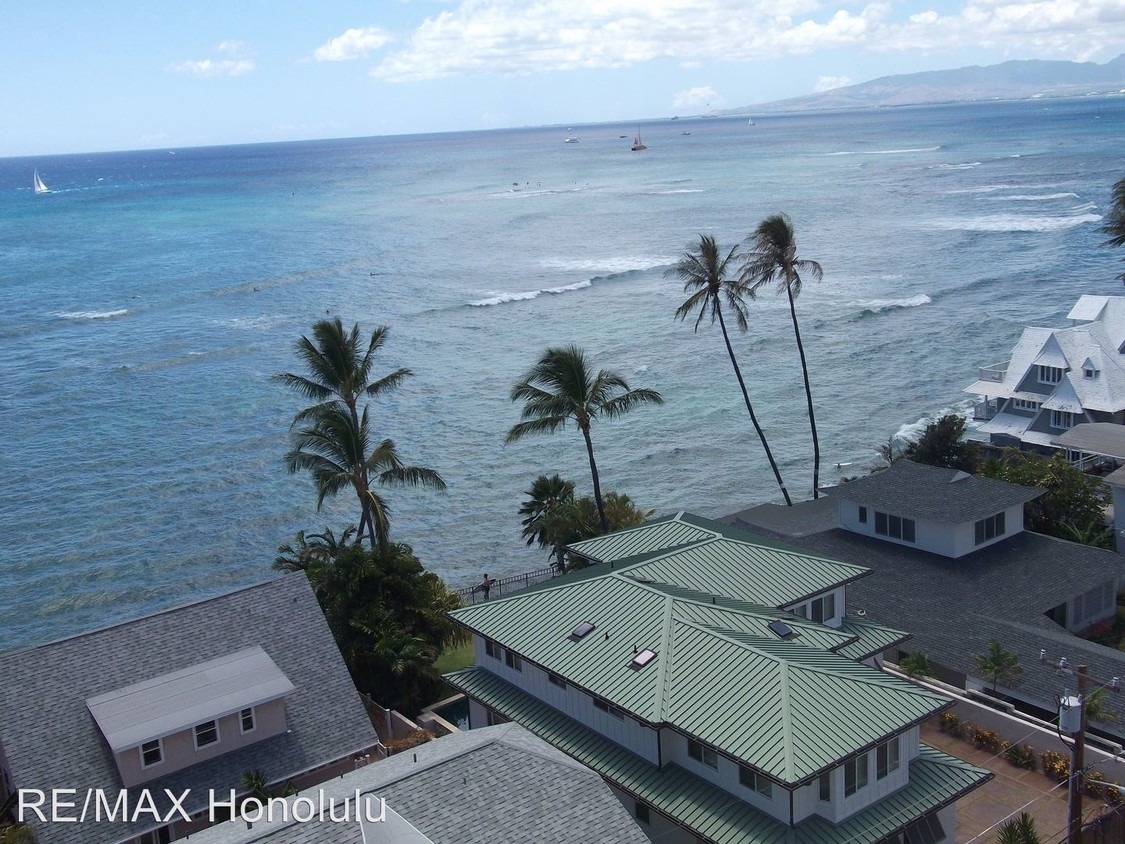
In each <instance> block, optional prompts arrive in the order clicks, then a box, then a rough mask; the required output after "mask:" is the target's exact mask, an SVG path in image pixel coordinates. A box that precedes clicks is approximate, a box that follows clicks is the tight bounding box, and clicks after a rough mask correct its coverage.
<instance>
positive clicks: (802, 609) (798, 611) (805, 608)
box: [791, 604, 809, 618]
mask: <svg viewBox="0 0 1125 844" xmlns="http://www.w3.org/2000/svg"><path fill="white" fill-rule="evenodd" d="M791 612H792V613H793V615H795V616H797V618H808V617H809V605H808V604H801V605H800V606H799V607H793V609H792V610H791Z"/></svg>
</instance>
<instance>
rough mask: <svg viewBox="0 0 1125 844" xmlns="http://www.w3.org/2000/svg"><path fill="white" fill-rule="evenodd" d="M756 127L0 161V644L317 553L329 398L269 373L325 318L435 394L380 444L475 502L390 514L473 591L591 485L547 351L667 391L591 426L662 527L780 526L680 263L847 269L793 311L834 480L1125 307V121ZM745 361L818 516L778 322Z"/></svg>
mask: <svg viewBox="0 0 1125 844" xmlns="http://www.w3.org/2000/svg"><path fill="white" fill-rule="evenodd" d="M755 123H756V125H755V126H753V127H748V126H747V125H746V122H745V120H740V119H725V118H723V119H707V120H683V119H681V120H678V121H665V122H656V123H651V124H646V125H644V126H643V127H642V131H643V134H644V138H645V142H646V143H647V144H648V146H649V149H648V150H647V151H645V152H644V153H632V152H630V151H629V149H628V144H629V143H630V141H631V138H632V133H633V131H634V128H635V127H633V126H632V125H628V126H627V125H620V126H618V125H600V126H575V127H572V130H571V131H567V130H566V129H551V128H546V129H521V130H511V131H504V132H482V133H466V134H450V135H435V136H416V137H409V138H401V137H400V138H371V139H355V140H345V141H324V142H316V143H298V144H272V145H262V146H240V147H225V148H208V149H184V150H157V151H151V152H133V153H116V154H95V155H75V156H65V157H50V158H40V159H34V160H32V159H6V160H0V373H2V375H0V378H2V384H3V389H2V390H0V431H2V432H3V443H4V446H5V447H4V448H3V449H2V450H0V476H2V477H3V479H4V482H3V484H0V526H2V527H3V530H4V534H5V540H6V541H5V542H4V543H3V545H2V546H0V648H3V647H5V646H15V645H19V644H26V643H30V642H34V641H39V640H43V639H47V638H56V637H58V636H62V635H67V634H69V633H73V632H76V631H78V630H82V629H86V628H89V627H92V626H100V625H103V624H106V623H109V622H111V621H114V620H118V619H121V618H124V617H129V616H133V615H137V614H140V613H143V612H146V611H151V610H153V609H156V608H159V607H162V606H167V605H170V604H174V603H180V602H183V601H186V600H191V599H194V598H197V597H201V596H204V595H208V594H213V593H215V592H218V591H221V590H224V589H229V588H232V587H235V586H238V585H242V584H246V583H250V582H254V581H257V580H260V579H263V578H265V577H268V576H270V570H269V564H270V562H271V561H272V559H273V557H274V555H275V549H276V546H277V545H278V544H279V543H281V542H285V541H288V540H289V539H291V538H292V536H293V534H294V533H295V532H296V531H297V530H300V529H306V530H310V531H315V530H318V529H320V528H321V527H323V526H324V525H325V524H331V525H333V526H334V527H337V528H338V527H339V526H340V525H341V524H343V523H344V522H346V521H347V520H348V519H350V518H352V509H353V507H352V505H351V502H350V501H348V500H346V499H342V500H341V501H340V502H339V503H337V504H334V505H331V506H329V507H327V508H326V510H325V511H324V512H322V513H320V514H318V513H316V511H315V506H314V505H315V497H314V495H313V493H312V491H311V487H310V484H309V482H308V481H307V480H306V479H304V478H303V477H299V476H289V475H287V474H286V473H285V471H284V468H283V464H282V455H283V454H284V453H285V451H286V449H287V448H288V423H289V420H290V419H291V417H292V414H293V412H294V411H295V410H296V409H297V408H298V407H299V401H298V400H297V399H296V398H294V397H293V396H290V395H288V394H286V393H285V392H284V391H283V390H282V389H281V388H280V387H279V386H278V385H276V384H275V383H273V382H271V381H270V380H269V376H270V375H271V374H273V373H276V372H279V371H282V370H285V369H292V368H295V366H296V362H295V359H294V357H293V354H292V346H293V343H294V341H295V340H296V338H297V337H298V336H299V335H300V334H301V333H303V332H306V331H307V330H308V329H309V327H310V326H311V324H312V322H313V321H314V320H315V319H317V318H318V317H321V316H325V315H339V316H341V317H342V318H343V319H344V320H345V322H348V323H351V322H356V321H358V322H360V323H361V324H362V325H364V326H367V327H372V326H374V325H376V324H387V325H389V326H391V334H390V339H389V342H388V345H387V347H386V350H385V358H384V366H385V368H387V369H390V368H392V367H397V366H410V367H411V368H412V369H414V371H415V373H416V375H415V377H414V378H413V379H411V381H410V382H409V384H408V385H407V386H406V387H405V388H404V389H403V390H402V391H401V392H400V393H399V394H398V395H396V396H395V397H394V398H393V400H391V401H389V402H387V403H384V404H381V405H380V406H379V407H378V408H377V409H375V411H374V413H375V418H376V419H377V420H378V421H377V425H376V430H377V431H379V432H380V433H382V434H384V435H386V436H390V437H392V438H394V439H395V441H396V443H397V444H398V446H399V449H400V451H401V452H402V454H403V456H404V457H405V458H406V459H408V460H410V461H412V462H418V463H422V464H425V465H429V466H432V467H433V468H436V469H438V470H439V471H440V472H442V474H443V475H444V476H445V478H446V480H447V481H448V483H449V491H448V492H447V493H445V494H435V493H431V492H424V491H419V492H414V491H410V492H404V491H398V490H394V491H391V492H390V493H389V494H390V497H391V500H392V502H393V506H394V524H395V528H396V533H397V535H398V537H399V538H401V539H402V540H404V541H408V542H411V543H412V544H413V545H414V546H415V548H416V550H417V551H418V553H419V555H420V557H421V558H422V560H423V561H424V562H425V563H426V564H427V565H428V566H429V567H430V568H432V569H434V570H436V571H438V572H439V573H441V574H442V575H443V576H444V577H446V578H447V580H449V581H450V582H451V583H452V584H454V585H462V584H467V583H470V582H474V581H476V580H478V579H479V577H480V573H481V572H482V571H485V570H487V571H489V573H490V574H493V575H494V576H496V575H503V574H505V573H512V572H516V571H521V570H524V569H527V568H534V567H539V566H540V565H545V564H546V557H545V555H544V554H542V553H541V552H539V551H538V550H536V549H526V548H525V547H524V546H523V544H522V541H521V539H520V537H519V521H518V517H517V515H516V510H517V509H518V506H519V503H520V501H521V500H522V492H523V490H525V489H527V487H528V486H529V485H530V482H531V480H532V479H533V478H534V477H535V475H537V474H539V473H540V472H544V471H545V472H554V471H559V472H561V473H563V474H564V475H565V476H567V477H570V478H572V479H574V480H576V481H577V482H578V483H579V485H580V488H584V489H588V484H589V481H588V473H587V468H586V464H585V453H584V450H583V447H582V444H581V440H580V439H579V436H578V434H577V433H576V432H574V431H569V432H564V433H562V434H559V435H556V436H554V437H549V438H543V439H538V440H527V441H525V442H522V443H519V444H516V445H513V446H508V447H504V445H503V438H504V433H505V432H506V430H507V428H508V427H509V426H510V425H511V424H513V423H514V422H515V421H516V420H517V419H518V408H517V407H515V406H513V405H512V404H511V403H510V402H509V401H508V399H507V393H508V390H509V389H510V387H511V385H512V383H513V382H514V381H515V380H516V378H517V377H518V376H519V375H520V374H521V373H522V372H523V371H524V370H525V369H526V368H527V367H528V366H529V365H530V364H531V363H532V362H534V360H535V358H536V356H537V355H538V354H539V353H540V352H541V351H542V350H543V349H544V348H545V347H546V346H547V345H550V344H558V343H566V342H576V343H578V344H580V345H582V346H584V347H585V348H586V349H587V350H588V351H589V352H590V353H591V354H593V355H594V356H595V357H596V359H597V361H598V362H599V363H600V364H601V365H605V366H612V367H614V368H616V369H618V370H620V371H621V372H622V373H623V374H624V375H626V377H627V378H629V379H630V381H631V382H633V383H634V384H635V385H639V386H647V387H652V388H655V389H658V390H660V391H661V392H662V393H663V394H664V396H665V399H666V400H667V405H666V406H665V407H663V408H650V409H642V410H639V411H637V412H636V413H635V414H633V415H632V416H630V417H628V418H625V419H622V420H619V421H614V422H609V423H606V424H603V425H601V426H600V427H599V428H598V429H597V430H595V437H596V440H595V445H596V447H597V449H598V457H599V464H600V467H601V469H602V476H603V483H604V484H605V485H606V486H607V487H608V488H610V489H616V490H621V491H625V492H628V493H629V494H630V496H632V497H633V498H634V499H635V500H637V501H638V502H639V503H641V504H642V505H644V506H646V507H651V508H654V509H656V510H657V511H659V512H667V511H670V510H674V509H680V508H684V509H691V510H693V511H696V512H699V513H701V514H704V515H718V514H721V513H724V512H729V511H731V510H733V509H736V508H740V507H744V506H747V505H749V504H753V503H757V502H761V501H775V500H777V494H776V491H775V490H776V487H775V486H774V484H773V482H772V479H771V477H770V474H769V470H768V467H767V465H766V464H765V461H764V459H763V458H762V455H761V450H760V447H759V446H758V444H757V442H756V439H755V438H754V435H753V431H752V429H751V427H750V425H749V423H748V420H747V419H746V416H745V412H744V410H743V409H742V408H741V404H740V398H739V395H738V393H737V387H736V385H735V383H734V380H733V376H732V374H731V372H730V366H729V362H728V361H727V359H726V356H725V351H724V349H723V346H722V342H721V338H720V335H719V334H718V332H717V330H709V329H706V328H702V329H701V330H700V331H699V333H698V334H694V333H693V332H692V330H691V326H690V325H684V324H682V323H677V322H675V321H673V319H672V313H673V312H674V310H675V308H676V306H677V305H678V304H679V302H680V301H682V299H683V298H684V297H683V295H682V293H681V291H680V290H679V288H678V285H677V284H676V283H675V282H672V281H670V280H666V279H665V278H664V277H663V272H664V270H665V269H666V268H667V267H668V266H669V265H670V264H671V263H672V262H674V261H675V259H676V257H677V255H678V254H679V253H680V252H681V251H682V250H683V248H684V247H685V246H686V245H687V244H688V243H689V241H692V240H695V239H697V235H698V233H699V232H709V233H712V234H714V235H716V236H717V237H718V238H719V239H720V241H721V242H725V243H733V242H734V241H735V240H737V239H740V238H742V237H744V236H745V235H746V233H747V232H748V231H750V230H751V229H752V228H753V227H754V226H755V225H756V224H757V222H758V221H760V220H761V219H762V218H763V217H765V216H766V215H768V214H770V213H774V212H776V211H785V212H787V213H789V214H790V215H791V216H792V217H793V219H794V221H795V223H796V226H797V234H798V239H799V243H800V247H801V252H802V253H803V254H804V255H805V256H806V257H809V258H814V259H816V260H818V261H820V262H821V263H822V265H823V266H824V271H825V278H824V281H823V282H821V283H820V284H818V285H815V286H812V285H810V286H808V287H806V289H805V291H804V293H803V294H802V295H801V298H800V300H799V302H798V308H799V312H800V316H801V319H802V329H803V333H804V335H805V341H806V348H807V351H808V355H809V360H810V366H811V368H812V377H813V386H814V392H815V397H816V402H817V413H818V416H817V419H818V423H819V426H820V428H821V439H822V448H823V451H824V455H825V456H824V462H825V467H826V468H825V472H824V480H825V481H828V482H831V481H834V480H835V479H837V478H838V477H839V474H840V473H847V472H852V471H856V470H859V469H861V468H862V467H863V466H865V465H866V464H868V463H870V462H871V461H872V460H873V457H874V448H875V446H877V445H878V444H880V443H882V442H886V440H887V438H888V437H889V436H891V435H892V434H894V433H896V432H898V431H902V432H908V431H909V430H911V429H912V428H915V427H916V426H917V425H918V424H919V422H920V420H923V419H924V418H925V417H927V416H930V415H934V414H938V413H940V412H941V411H943V410H945V409H947V408H951V407H953V408H955V407H961V406H963V405H964V402H965V400H966V398H967V397H966V396H965V395H963V394H962V392H961V390H962V388H963V387H964V386H966V385H967V384H969V383H971V382H972V381H973V380H974V378H975V373H976V369H977V367H978V366H980V365H983V364H989V363H994V362H997V361H1001V360H1004V359H1005V358H1006V355H1007V353H1008V351H1009V350H1010V348H1011V346H1012V344H1013V343H1014V341H1015V339H1016V337H1017V336H1018V334H1019V332H1020V330H1021V328H1022V327H1023V326H1024V325H1026V324H1031V323H1040V324H1060V322H1061V320H1062V318H1063V316H1064V315H1065V313H1066V312H1067V310H1068V309H1069V308H1070V306H1071V305H1072V304H1073V302H1074V300H1075V299H1076V298H1077V297H1078V296H1079V295H1081V294H1082V293H1102V294H1112V293H1117V292H1118V291H1119V290H1120V286H1119V285H1120V282H1116V281H1114V277H1115V276H1116V275H1117V274H1118V273H1119V272H1120V271H1121V265H1120V257H1121V256H1120V255H1119V254H1116V253H1114V252H1113V251H1112V250H1109V249H1106V248H1103V247H1101V246H1100V245H1099V244H1100V242H1101V240H1102V239H1103V235H1102V234H1101V233H1100V232H1099V230H1098V225H1099V223H1100V219H1101V216H1102V215H1103V214H1104V213H1105V210H1106V205H1107V203H1108V201H1109V195H1110V189H1111V187H1112V184H1113V182H1114V181H1116V180H1117V179H1118V178H1121V176H1122V175H1125V174H1123V173H1122V172H1121V162H1122V158H1123V157H1122V152H1123V144H1122V140H1121V139H1122V138H1125V99H1121V98H1117V99H1095V98H1086V99H1082V100H1069V101H1035V102H1025V103H994V104H974V105H959V106H935V107H917V108H903V109H890V110H880V111H870V112H862V113H861V112H850V113H849V112H844V113H833V114H817V115H794V116H785V117H780V116H779V117H769V116H762V117H759V118H756V120H755ZM687 132H690V134H684V133H687ZM568 134H574V135H577V136H579V137H580V138H581V142H580V143H577V144H564V143H563V138H564V137H566V135H568ZM620 135H626V136H627V137H626V138H625V139H622V138H620V137H619V136H620ZM36 167H37V168H38V169H39V171H40V174H41V175H42V177H43V179H44V180H45V181H46V182H47V184H48V185H49V186H50V188H51V189H52V192H51V193H50V194H47V195H40V196H36V195H34V194H33V192H32V191H31V174H32V170H33V169H34V168H36ZM737 343H738V352H739V354H740V356H741V361H742V363H743V366H744V368H745V370H746V371H747V374H748V375H749V377H750V379H751V395H752V398H753V399H754V401H755V406H756V409H757V410H758V411H759V414H760V417H761V419H762V421H763V423H764V425H765V427H766V430H767V433H768V435H769V436H770V440H771V445H772V446H773V447H774V449H775V451H776V452H777V454H778V455H779V457H780V459H781V464H782V469H783V472H784V473H785V475H786V479H787V481H788V484H789V486H790V488H791V489H794V490H796V491H798V492H800V493H804V494H806V495H807V491H808V486H809V483H810V470H809V459H810V453H811V450H810V446H809V441H808V431H807V424H806V422H805V419H804V416H803V404H804V399H803V394H802V391H801V386H800V373H799V370H798V368H797V366H796V356H795V350H794V348H793V343H792V338H791V332H790V327H789V322H788V312H787V309H786V307H785V304H784V301H783V300H782V299H779V298H777V297H775V296H774V295H773V294H769V293H767V294H766V295H765V296H764V297H763V298H762V299H761V300H760V301H759V302H757V303H755V305H754V306H753V320H752V325H751V330H750V332H749V333H748V334H747V335H745V336H743V337H740V338H738V340H737ZM837 463H840V464H843V466H842V468H841V470H840V472H839V473H838V472H837V470H836V469H835V464H837Z"/></svg>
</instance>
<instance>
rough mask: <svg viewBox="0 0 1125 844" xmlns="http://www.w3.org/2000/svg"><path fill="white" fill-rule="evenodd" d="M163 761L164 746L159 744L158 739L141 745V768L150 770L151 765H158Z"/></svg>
mask: <svg viewBox="0 0 1125 844" xmlns="http://www.w3.org/2000/svg"><path fill="white" fill-rule="evenodd" d="M163 761H164V746H163V745H162V744H161V743H160V739H154V740H153V741H146V742H145V743H144V744H142V745H141V767H142V768H151V767H152V766H153V765H159V764H160V763H161V762H163Z"/></svg>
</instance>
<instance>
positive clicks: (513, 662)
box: [504, 648, 523, 672]
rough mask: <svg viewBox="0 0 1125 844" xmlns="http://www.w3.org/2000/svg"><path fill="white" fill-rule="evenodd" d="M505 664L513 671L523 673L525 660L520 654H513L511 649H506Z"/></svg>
mask: <svg viewBox="0 0 1125 844" xmlns="http://www.w3.org/2000/svg"><path fill="white" fill-rule="evenodd" d="M504 664H505V665H506V666H508V667H509V668H511V669H512V670H513V671H520V672H522V671H523V660H522V659H520V658H519V654H517V653H515V652H513V651H512V650H511V649H510V648H505V649H504Z"/></svg>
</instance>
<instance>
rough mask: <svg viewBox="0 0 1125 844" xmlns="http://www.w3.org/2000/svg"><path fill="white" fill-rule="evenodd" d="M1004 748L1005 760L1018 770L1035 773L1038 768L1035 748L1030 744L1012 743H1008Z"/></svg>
mask: <svg viewBox="0 0 1125 844" xmlns="http://www.w3.org/2000/svg"><path fill="white" fill-rule="evenodd" d="M1003 747H1004V758H1005V759H1007V760H1008V761H1009V762H1011V763H1012V764H1013V765H1015V766H1016V767H1017V768H1026V769H1027V770H1029V771H1034V770H1035V769H1036V768H1037V767H1038V764H1037V763H1036V761H1035V748H1034V747H1032V746H1031V745H1030V744H1012V743H1011V742H1010V741H1006V742H1004V745H1003Z"/></svg>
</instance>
